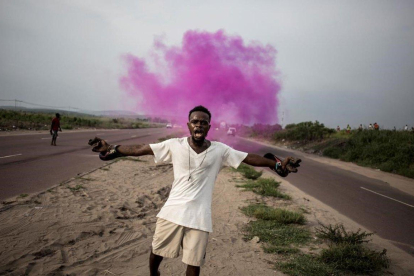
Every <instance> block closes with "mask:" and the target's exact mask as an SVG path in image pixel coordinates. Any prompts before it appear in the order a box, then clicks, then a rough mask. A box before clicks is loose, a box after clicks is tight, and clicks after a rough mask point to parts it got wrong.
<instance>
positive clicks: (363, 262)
mask: <svg viewBox="0 0 414 276" xmlns="http://www.w3.org/2000/svg"><path fill="white" fill-rule="evenodd" d="M386 252H387V251H386V250H385V249H384V250H383V251H382V252H376V251H374V250H370V249H368V248H365V247H363V246H361V245H355V244H346V243H342V244H339V245H335V246H332V247H330V248H328V249H324V250H322V253H321V256H320V259H321V260H322V261H323V262H324V263H327V264H330V265H331V266H333V267H335V268H336V269H340V270H342V271H346V272H351V273H354V274H372V273H374V272H378V271H380V270H382V269H383V268H388V267H389V260H388V258H387V256H386Z"/></svg>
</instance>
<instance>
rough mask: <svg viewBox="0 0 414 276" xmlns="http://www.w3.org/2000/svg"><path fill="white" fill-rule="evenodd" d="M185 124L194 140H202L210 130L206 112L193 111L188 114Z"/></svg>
mask: <svg viewBox="0 0 414 276" xmlns="http://www.w3.org/2000/svg"><path fill="white" fill-rule="evenodd" d="M187 126H188V130H190V134H191V137H192V138H193V140H194V141H204V139H206V137H207V134H208V131H209V130H210V120H209V118H208V114H206V113H204V112H201V111H194V112H193V113H191V114H190V121H189V122H188V123H187Z"/></svg>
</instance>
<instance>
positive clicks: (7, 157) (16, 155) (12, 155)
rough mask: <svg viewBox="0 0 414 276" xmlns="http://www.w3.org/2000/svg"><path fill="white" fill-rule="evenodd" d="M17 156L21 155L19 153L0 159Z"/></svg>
mask: <svg viewBox="0 0 414 276" xmlns="http://www.w3.org/2000/svg"><path fill="white" fill-rule="evenodd" d="M19 155H22V154H21V153H19V154H13V155H7V156H2V157H0V158H8V157H14V156H19Z"/></svg>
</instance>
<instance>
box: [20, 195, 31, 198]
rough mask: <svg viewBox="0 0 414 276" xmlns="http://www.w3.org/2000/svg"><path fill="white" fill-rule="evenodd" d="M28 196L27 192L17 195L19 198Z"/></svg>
mask: <svg viewBox="0 0 414 276" xmlns="http://www.w3.org/2000/svg"><path fill="white" fill-rule="evenodd" d="M28 196H29V194H20V195H19V197H21V198H25V197H28Z"/></svg>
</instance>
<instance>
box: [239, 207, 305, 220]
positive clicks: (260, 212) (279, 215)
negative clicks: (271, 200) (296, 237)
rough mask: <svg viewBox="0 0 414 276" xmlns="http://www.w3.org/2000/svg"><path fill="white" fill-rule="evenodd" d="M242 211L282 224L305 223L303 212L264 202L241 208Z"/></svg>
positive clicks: (248, 214)
mask: <svg viewBox="0 0 414 276" xmlns="http://www.w3.org/2000/svg"><path fill="white" fill-rule="evenodd" d="M241 210H242V212H243V213H244V214H245V215H247V216H249V217H255V218H257V219H260V220H271V221H274V222H278V223H280V224H305V222H306V220H305V217H304V216H303V214H301V213H296V212H292V211H289V210H285V209H280V208H276V209H275V208H271V207H269V206H266V205H263V204H254V205H249V206H246V207H243V208H241Z"/></svg>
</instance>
